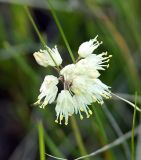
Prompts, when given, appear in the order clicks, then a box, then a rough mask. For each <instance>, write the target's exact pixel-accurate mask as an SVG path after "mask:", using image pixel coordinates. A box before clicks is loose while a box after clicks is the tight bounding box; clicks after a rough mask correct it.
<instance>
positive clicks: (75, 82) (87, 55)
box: [34, 36, 112, 125]
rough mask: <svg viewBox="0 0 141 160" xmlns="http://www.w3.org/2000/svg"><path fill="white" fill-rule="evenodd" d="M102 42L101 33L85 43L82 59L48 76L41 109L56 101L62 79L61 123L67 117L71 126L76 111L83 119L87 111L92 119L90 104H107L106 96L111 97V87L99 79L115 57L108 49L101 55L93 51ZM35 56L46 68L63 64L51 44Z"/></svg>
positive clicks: (80, 51) (43, 88) (82, 47)
mask: <svg viewBox="0 0 141 160" xmlns="http://www.w3.org/2000/svg"><path fill="white" fill-rule="evenodd" d="M101 43H102V42H99V41H98V40H97V36H96V37H95V38H94V39H92V40H90V41H88V42H84V43H82V44H81V45H80V47H79V50H78V54H79V57H78V59H80V57H82V58H83V59H80V60H79V61H77V63H76V64H69V65H67V66H65V67H64V68H61V66H60V67H58V68H57V69H58V70H57V71H59V77H58V78H57V77H54V76H52V75H48V76H46V77H45V79H44V81H43V83H42V85H41V87H40V95H39V96H38V101H37V102H36V103H37V104H39V105H40V107H41V108H44V107H45V106H46V105H47V104H50V103H52V102H54V101H55V99H56V97H57V93H58V87H57V84H58V83H59V82H61V83H62V84H63V89H62V90H61V92H60V93H59V94H58V97H57V100H56V102H57V103H56V107H55V111H56V117H57V118H56V120H55V122H56V123H58V122H59V123H60V124H61V123H62V120H63V119H64V121H65V124H66V125H67V124H68V119H69V116H72V115H73V114H79V115H80V119H83V113H85V114H86V116H87V118H89V117H90V115H91V114H92V111H91V110H90V108H89V106H90V105H91V104H92V103H94V102H98V103H99V104H103V103H104V101H103V99H104V98H106V99H108V98H111V91H110V87H109V86H107V85H106V84H104V83H102V82H101V81H100V79H99V77H100V73H99V70H105V68H108V67H109V64H108V62H109V60H110V57H112V56H111V55H109V56H107V52H103V53H101V54H98V55H96V54H92V53H93V51H94V50H95V49H96V48H97V47H98V46H99V45H100V44H101ZM34 57H35V59H36V61H37V62H38V63H39V64H40V65H42V66H44V67H47V66H48V65H50V66H59V65H60V64H61V63H62V59H61V57H60V54H59V52H58V50H57V47H56V46H55V48H53V49H50V48H49V47H47V50H40V51H39V52H35V53H34ZM52 58H53V59H52ZM60 68H61V70H60Z"/></svg>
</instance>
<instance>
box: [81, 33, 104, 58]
mask: <svg viewBox="0 0 141 160" xmlns="http://www.w3.org/2000/svg"><path fill="white" fill-rule="evenodd" d="M97 37H98V36H96V37H95V38H94V39H91V40H89V41H87V42H83V43H82V44H81V45H80V46H79V49H78V54H79V56H80V57H83V58H85V57H87V56H88V55H90V54H92V53H93V51H94V50H95V49H96V48H98V46H99V45H100V44H102V42H99V41H98V40H97Z"/></svg>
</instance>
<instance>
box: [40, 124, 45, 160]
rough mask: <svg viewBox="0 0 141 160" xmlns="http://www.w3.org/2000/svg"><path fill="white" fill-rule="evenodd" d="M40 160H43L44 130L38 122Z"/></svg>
mask: <svg viewBox="0 0 141 160" xmlns="http://www.w3.org/2000/svg"><path fill="white" fill-rule="evenodd" d="M38 132H39V149H40V160H45V144H44V129H43V124H42V121H39V122H38Z"/></svg>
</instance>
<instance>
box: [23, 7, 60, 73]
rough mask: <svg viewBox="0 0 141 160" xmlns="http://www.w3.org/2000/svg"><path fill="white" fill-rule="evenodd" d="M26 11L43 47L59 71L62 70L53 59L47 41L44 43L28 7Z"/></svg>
mask: <svg viewBox="0 0 141 160" xmlns="http://www.w3.org/2000/svg"><path fill="white" fill-rule="evenodd" d="M24 9H25V11H26V13H27V15H28V18H29V20H30V21H31V23H32V25H33V27H34V29H35V31H36V33H37V35H38V37H39V39H40V41H41V43H42V45H43V47H45V48H46V50H47V52H48V54H49V56H50V57H51V59H52V60H53V62H54V64H55V65H56V67H57V69H58V70H60V68H59V66H58V65H57V63H56V61H55V60H54V58H53V57H52V54H51V53H50V51H49V49H48V47H47V45H46V43H45V41H44V39H43V37H42V35H41V34H40V31H39V29H38V27H37V25H36V23H35V21H34V19H33V18H32V16H31V13H30V11H29V9H28V7H27V6H24Z"/></svg>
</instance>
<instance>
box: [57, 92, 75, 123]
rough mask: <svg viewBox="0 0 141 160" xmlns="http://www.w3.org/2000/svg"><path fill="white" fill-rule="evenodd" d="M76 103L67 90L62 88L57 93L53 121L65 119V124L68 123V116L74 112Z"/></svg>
mask: <svg viewBox="0 0 141 160" xmlns="http://www.w3.org/2000/svg"><path fill="white" fill-rule="evenodd" d="M75 107H76V104H75V103H74V100H73V98H72V96H71V94H70V92H69V91H68V90H62V91H61V93H59V95H58V98H57V104H56V107H55V111H56V116H57V118H56V120H55V122H56V123H58V121H60V124H61V121H62V120H63V118H64V119H65V125H67V124H68V117H69V116H71V115H72V114H73V113H74V112H75Z"/></svg>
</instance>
